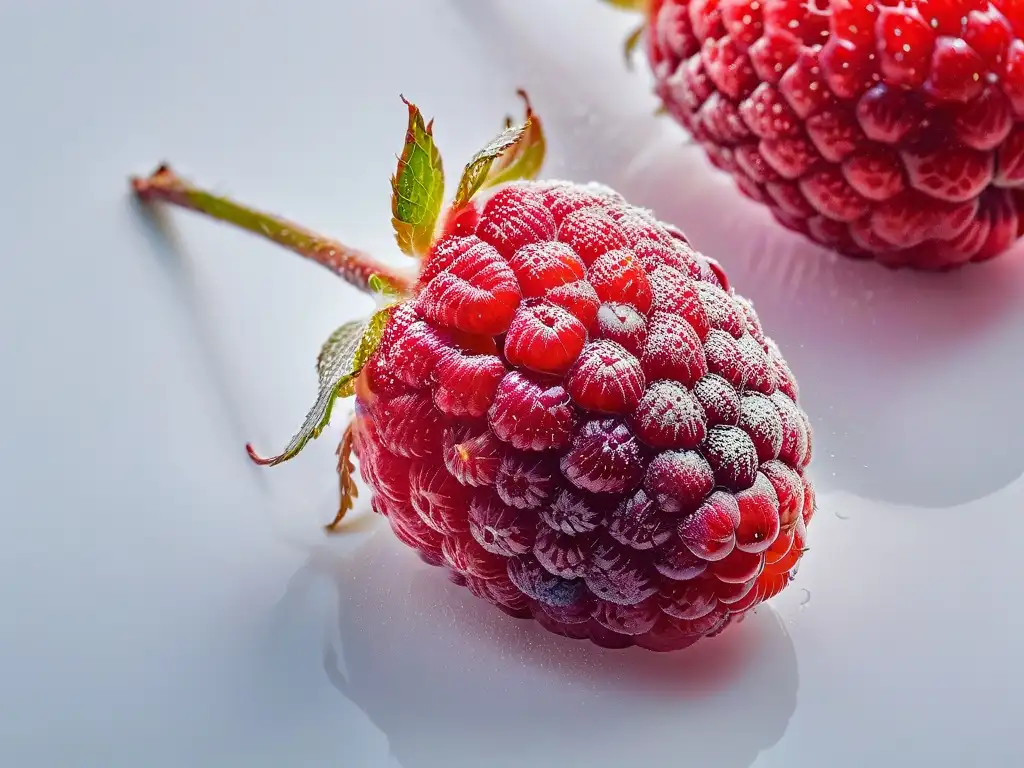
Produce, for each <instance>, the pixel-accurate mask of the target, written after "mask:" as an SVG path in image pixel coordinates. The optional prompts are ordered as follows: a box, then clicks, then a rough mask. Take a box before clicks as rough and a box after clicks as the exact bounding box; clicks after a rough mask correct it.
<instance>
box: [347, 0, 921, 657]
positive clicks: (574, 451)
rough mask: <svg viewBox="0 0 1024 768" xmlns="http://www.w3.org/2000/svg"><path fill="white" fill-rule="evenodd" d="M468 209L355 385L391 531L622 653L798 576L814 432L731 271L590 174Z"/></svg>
mask: <svg viewBox="0 0 1024 768" xmlns="http://www.w3.org/2000/svg"><path fill="white" fill-rule="evenodd" d="M666 1H667V0H666ZM716 13H717V11H716ZM716 23H718V22H716ZM730 23H732V22H730ZM712 26H714V25H712ZM756 42H757V41H756V40H755V43H756ZM716 55H717V54H716ZM730 55H731V54H730ZM712 63H714V64H715V66H719V65H720V64H721V62H719V61H717V60H716V61H714V62H712ZM717 76H719V77H723V76H726V73H723V72H721V71H720V72H718V73H717ZM752 108H755V107H753V106H752ZM727 117H728V115H726V114H725V113H723V115H722V116H721V119H722V120H726V118H727ZM737 119H739V118H738V114H737ZM751 119H752V118H751ZM726 122H727V121H726ZM720 127H722V128H723V130H724V129H725V128H728V129H729V130H733V128H730V127H729V126H728V125H726V123H724V122H723V124H722V126H720ZM457 218H458V227H457V232H456V231H455V230H450V228H446V229H444V234H442V236H441V237H440V238H439V239H438V242H437V243H435V244H434V245H433V246H432V248H431V249H430V252H429V253H428V255H427V257H426V260H425V264H424V269H423V272H422V273H421V278H420V280H419V282H418V284H417V289H416V293H415V295H414V297H413V298H411V299H410V300H408V301H406V302H403V303H400V304H399V305H398V306H397V307H396V308H395V309H394V311H393V313H392V314H393V317H392V320H391V322H390V323H389V324H388V325H387V326H386V327H385V328H384V332H383V335H382V337H381V338H382V341H381V344H380V348H379V349H378V351H377V353H376V354H375V355H374V356H373V357H372V358H371V359H370V361H369V362H368V364H367V366H366V371H365V374H364V376H363V378H362V379H361V380H360V384H359V386H357V387H356V390H357V397H358V400H357V414H358V418H357V422H356V426H355V429H354V430H353V444H354V450H355V453H356V457H357V458H358V460H359V469H360V472H361V476H362V477H363V479H364V480H365V481H366V482H367V483H368V484H369V485H370V486H371V488H372V489H373V492H374V496H373V499H372V502H371V503H372V506H373V509H374V510H375V511H377V512H378V513H380V514H382V515H385V516H386V517H387V518H388V520H389V522H390V524H391V527H392V529H393V530H394V531H395V534H396V536H397V537H398V538H399V539H400V540H401V541H403V542H404V543H406V544H407V545H408V546H410V547H412V548H414V549H416V550H417V551H418V552H419V554H420V556H421V557H422V558H423V559H424V560H425V561H426V562H428V563H430V564H432V565H437V566H441V567H443V568H445V569H446V570H447V571H448V573H449V574H450V577H451V579H452V580H453V581H454V582H455V583H456V584H459V585H463V586H465V587H466V588H467V589H468V590H470V591H471V592H472V593H473V594H474V595H476V596H477V597H479V598H481V599H482V600H485V601H488V602H490V603H492V604H494V605H495V606H496V607H498V608H500V609H501V610H502V611H504V612H506V613H508V614H510V615H512V616H515V617H520V618H524V617H532V618H534V619H536V620H537V621H538V622H539V623H540V624H541V625H542V626H543V627H545V628H546V629H547V630H549V631H551V632H554V633H557V634H560V635H564V636H566V637H571V638H579V639H588V640H590V641H591V642H593V643H595V644H597V645H600V646H603V647H608V648H624V647H628V646H630V645H638V646H640V647H643V648H648V649H651V650H658V651H666V650H676V649H680V648H684V647H686V646H688V645H691V644H693V643H694V642H696V641H697V640H698V639H699V638H701V637H705V636H709V635H714V634H716V633H718V632H720V631H722V630H723V629H724V628H725V627H726V626H727V625H728V624H729V623H730V621H731V620H732V617H734V616H738V615H741V614H742V613H743V612H745V611H747V610H750V609H751V608H752V607H753V606H755V605H757V604H758V603H759V602H761V601H763V600H764V599H769V598H770V597H771V596H773V595H775V594H777V593H778V591H780V590H781V589H783V588H784V587H785V586H786V585H787V584H788V583H789V581H790V580H791V579H792V577H793V572H794V571H795V569H796V567H797V565H798V564H799V561H800V558H801V556H802V554H803V551H804V549H805V548H806V546H805V541H806V533H807V523H808V522H809V520H810V519H811V517H812V516H813V514H814V496H813V488H812V486H811V484H810V482H809V480H808V479H807V477H806V475H805V473H804V468H805V467H806V465H807V462H809V461H810V455H811V445H810V427H809V422H808V420H807V418H806V416H805V415H804V414H803V411H802V410H801V409H800V407H799V405H798V404H797V403H798V400H797V397H798V391H797V385H796V380H795V378H794V376H793V374H792V371H791V370H790V369H789V367H788V365H787V364H786V361H785V359H784V357H783V356H782V354H781V352H780V351H779V349H778V347H777V346H776V345H775V344H774V342H772V341H771V339H770V338H769V337H767V336H765V332H764V329H762V327H761V324H760V321H759V319H758V317H757V314H756V312H755V311H754V308H753V306H752V305H751V304H750V303H749V302H748V301H746V300H745V299H743V298H742V297H740V296H737V295H736V294H734V293H733V289H732V288H731V287H730V286H729V281H728V278H727V276H726V275H725V272H724V271H723V270H722V268H721V266H719V265H718V264H717V263H716V262H715V263H713V262H712V261H711V260H710V259H707V258H706V257H705V256H703V255H702V254H699V253H697V252H696V251H694V250H693V249H692V247H691V246H690V245H689V244H688V243H687V242H686V240H685V237H684V236H682V235H681V233H678V232H673V231H670V230H669V229H668V228H666V227H665V226H664V225H662V224H660V223H659V222H657V220H656V219H654V218H653V216H651V214H650V213H649V212H646V211H641V210H640V209H635V208H632V207H630V206H629V205H628V204H627V203H625V201H623V200H622V199H621V198H619V197H618V196H617V195H615V194H614V193H610V192H608V191H606V190H602V189H600V188H597V187H594V188H590V187H578V186H576V185H572V184H568V183H565V182H547V183H543V184H533V183H528V182H519V183H515V184H512V185H509V186H508V187H505V188H503V189H501V190H499V191H498V192H497V193H495V194H494V195H493V196H492V197H491V198H490V200H488V201H487V202H485V203H483V204H481V205H480V206H479V216H478V218H476V219H474V218H473V217H467V218H465V219H462V218H459V217H457ZM446 221H449V219H446ZM446 226H447V225H446ZM930 226H932V225H930ZM474 227H475V229H474Z"/></svg>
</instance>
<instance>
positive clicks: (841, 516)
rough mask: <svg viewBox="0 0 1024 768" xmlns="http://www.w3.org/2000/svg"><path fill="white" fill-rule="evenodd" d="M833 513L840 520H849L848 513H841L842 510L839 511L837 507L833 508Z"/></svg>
mask: <svg viewBox="0 0 1024 768" xmlns="http://www.w3.org/2000/svg"><path fill="white" fill-rule="evenodd" d="M833 514H834V515H835V516H836V517H838V518H839V519H840V520H849V519H850V516H849V515H844V514H843V513H842V512H840V511H839V510H838V509H837V510H835V512H834V513H833Z"/></svg>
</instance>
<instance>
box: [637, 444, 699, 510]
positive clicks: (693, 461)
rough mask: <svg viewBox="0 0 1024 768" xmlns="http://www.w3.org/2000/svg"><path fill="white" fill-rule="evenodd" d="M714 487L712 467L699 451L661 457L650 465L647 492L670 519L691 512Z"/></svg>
mask: <svg viewBox="0 0 1024 768" xmlns="http://www.w3.org/2000/svg"><path fill="white" fill-rule="evenodd" d="M714 486H715V478H714V475H713V473H712V470H711V467H710V465H709V464H708V462H707V461H706V460H705V459H704V457H702V456H701V455H700V454H699V453H697V452H696V451H665V452H663V453H659V454H658V455H657V456H656V457H654V459H653V460H652V461H651V463H650V464H649V465H648V467H647V476H646V478H645V479H644V490H645V491H646V492H647V494H648V495H649V496H650V497H651V498H652V499H654V500H655V501H656V502H657V503H658V506H659V507H660V508H661V510H662V512H665V513H667V514H670V515H685V514H688V513H690V512H692V511H693V510H694V509H696V508H697V505H699V504H700V502H701V500H702V499H704V497H706V496H707V495H708V494H709V493H710V492H711V489H712V488H714Z"/></svg>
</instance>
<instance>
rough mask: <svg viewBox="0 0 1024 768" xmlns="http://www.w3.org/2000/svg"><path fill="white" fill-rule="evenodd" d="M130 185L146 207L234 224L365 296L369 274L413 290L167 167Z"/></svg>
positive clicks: (371, 262)
mask: <svg viewBox="0 0 1024 768" xmlns="http://www.w3.org/2000/svg"><path fill="white" fill-rule="evenodd" d="M131 184H132V189H133V190H134V191H135V194H136V195H137V196H138V198H139V199H140V200H141V201H143V202H145V203H152V202H156V201H160V202H165V203H170V204H171V205H176V206H178V207H181V208H186V209H188V210H191V211H197V212H199V213H204V214H206V215H207V216H210V217H211V218H214V219H216V220H217V221H222V222H226V223H228V224H234V225H235V226H236V227H240V228H241V229H244V230H247V231H249V232H252V233H254V234H257V235H260V236H262V237H265V238H267V239H268V240H271V241H273V242H275V243H277V244H278V245H283V246H284V247H285V248H287V249H288V250H290V251H293V252H294V253H297V254H299V255H300V256H304V257H305V258H307V259H310V260H311V261H315V262H316V263H317V264H319V265H320V266H322V267H325V268H327V269H329V270H330V271H331V272H333V273H334V274H336V275H338V276H339V277H341V278H342V279H344V280H345V281H347V282H348V283H350V284H351V285H354V286H355V287H356V288H359V289H360V290H363V291H366V292H367V293H372V290H371V289H370V278H371V277H373V276H374V275H377V276H378V277H380V278H382V279H383V280H385V281H386V282H387V283H390V284H391V285H392V286H393V287H394V288H395V289H396V290H397V291H399V292H400V293H403V294H407V293H409V292H410V291H411V290H412V281H411V280H410V278H409V276H408V275H405V274H402V273H401V272H400V271H398V270H396V269H394V268H393V267H388V266H385V265H384V264H382V263H380V262H378V261H377V260H376V259H374V258H373V257H372V256H370V255H369V254H367V253H364V252H363V251H359V250H356V249H355V248H350V247H349V246H347V245H344V244H342V243H340V242H338V241H337V240H334V239H332V238H329V237H323V236H321V235H318V234H316V233H315V232H311V231H310V230H308V229H306V228H305V227H301V226H299V225H298V224H294V223H293V222H290V221H288V220H287V219H283V218H281V217H279V216H274V215H273V214H269V213H264V212H262V211H258V210H256V209H254V208H250V207H249V206H247V205H243V204H241V203H238V202H235V201H234V200H231V199H229V198H227V197H221V196H219V195H215V194H213V193H212V192H208V191H206V190H204V189H200V188H199V187H196V186H194V185H193V184H191V183H189V182H188V181H185V180H184V179H182V178H181V177H180V176H178V175H177V174H176V173H175V172H174V171H173V170H171V168H170V167H169V166H167V165H166V164H165V165H161V166H160V167H159V168H157V169H156V170H155V171H153V173H152V174H150V175H149V176H148V177H146V178H141V177H137V176H136V177H133V178H132V179H131Z"/></svg>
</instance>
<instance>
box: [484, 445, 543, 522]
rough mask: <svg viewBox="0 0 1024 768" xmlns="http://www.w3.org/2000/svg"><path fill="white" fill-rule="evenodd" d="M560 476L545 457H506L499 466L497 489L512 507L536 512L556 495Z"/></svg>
mask: <svg viewBox="0 0 1024 768" xmlns="http://www.w3.org/2000/svg"><path fill="white" fill-rule="evenodd" d="M557 472H558V469H557V467H556V466H555V465H554V464H553V463H552V462H550V461H549V460H548V459H547V458H545V457H544V456H538V455H537V454H529V453H507V454H506V455H505V458H504V459H502V461H501V464H499V465H498V474H497V476H496V477H495V479H494V487H495V490H497V492H498V496H500V497H501V500H502V501H504V502H505V503H506V504H508V505H509V506H510V507H515V508H516V509H537V508H538V507H540V506H542V505H544V504H545V503H547V502H548V501H549V500H550V499H551V497H552V495H553V494H554V492H555V488H556V486H557V483H558V481H557V478H556V474H557Z"/></svg>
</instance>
